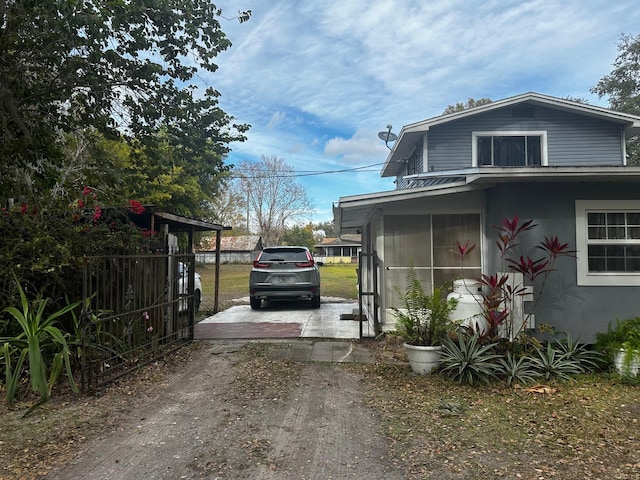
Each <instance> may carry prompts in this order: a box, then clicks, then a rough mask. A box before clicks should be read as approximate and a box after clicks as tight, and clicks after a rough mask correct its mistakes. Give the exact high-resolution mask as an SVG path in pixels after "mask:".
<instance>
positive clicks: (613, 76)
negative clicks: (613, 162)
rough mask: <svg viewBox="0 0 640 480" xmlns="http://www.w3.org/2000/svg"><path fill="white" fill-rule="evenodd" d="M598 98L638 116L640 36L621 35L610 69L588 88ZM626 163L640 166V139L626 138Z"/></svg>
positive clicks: (639, 97)
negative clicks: (607, 99) (607, 73)
mask: <svg viewBox="0 0 640 480" xmlns="http://www.w3.org/2000/svg"><path fill="white" fill-rule="evenodd" d="M591 92H592V93H596V94H598V95H599V96H600V98H602V97H604V96H605V95H607V96H608V97H609V106H610V107H611V109H613V110H617V111H620V112H625V113H631V114H634V115H640V35H636V36H633V35H621V36H620V42H619V43H618V56H617V57H616V59H615V61H614V62H613V70H612V72H611V73H610V74H609V75H605V76H604V77H602V78H601V79H600V81H599V82H598V83H597V84H596V85H595V86H594V87H592V88H591ZM627 157H628V158H627V163H628V164H629V165H640V138H638V136H636V137H633V138H631V139H629V140H628V141H627Z"/></svg>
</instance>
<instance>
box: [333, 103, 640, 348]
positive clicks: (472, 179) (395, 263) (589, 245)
mask: <svg viewBox="0 0 640 480" xmlns="http://www.w3.org/2000/svg"><path fill="white" fill-rule="evenodd" d="M638 134H640V117H638V116H634V115H629V114H625V113H619V112H614V111H611V110H608V109H605V108H600V107H595V106H591V105H587V104H582V103H578V102H573V101H570V100H565V99H560V98H555V97H550V96H546V95H540V94H536V93H526V94H523V95H518V96H515V97H511V98H507V99H504V100H500V101H496V102H493V103H490V104H487V105H482V106H480V107H476V108H471V109H468V110H464V111H460V112H456V113H452V114H449V115H442V116H438V117H434V118H430V119H427V120H424V121H421V122H416V123H412V124H409V125H405V126H404V127H403V128H402V130H401V132H400V134H399V135H398V138H397V140H396V141H395V143H394V145H393V148H392V150H391V151H390V153H389V155H388V157H387V159H386V162H385V164H384V166H383V168H382V176H383V177H395V183H396V189H395V190H391V191H384V192H376V193H371V194H365V195H354V196H346V197H342V198H340V200H339V202H338V204H337V206H336V207H334V220H335V224H336V228H337V229H338V231H339V232H340V233H350V232H354V233H361V235H362V252H363V257H362V260H361V262H362V267H361V268H362V271H361V281H360V287H361V291H362V292H363V293H364V295H363V296H362V299H363V300H362V301H363V311H364V313H365V314H366V315H367V318H368V319H369V321H370V322H371V323H372V324H373V327H374V329H375V331H376V332H380V331H384V330H389V329H393V316H392V315H391V313H390V307H393V306H398V292H397V290H396V287H397V288H399V289H401V290H403V289H404V285H405V278H406V274H407V268H408V267H409V265H410V264H411V263H413V264H414V266H415V268H416V272H417V273H418V275H419V277H420V279H421V280H422V281H423V284H424V285H425V288H426V289H429V288H433V286H434V285H435V286H439V285H442V284H444V283H445V282H447V281H450V280H452V279H455V278H460V277H463V278H477V277H478V276H479V275H480V274H481V273H486V274H492V273H495V272H499V271H503V270H504V266H503V265H502V262H501V260H500V255H499V253H498V251H497V248H496V246H495V243H496V239H497V231H496V230H495V229H494V228H492V226H495V225H499V224H501V222H502V219H503V218H505V217H508V218H512V217H514V216H516V215H517V216H518V217H519V218H520V219H523V220H526V219H533V220H534V222H535V223H536V224H537V227H536V228H535V229H534V230H532V231H531V232H529V233H530V235H529V236H527V237H526V238H525V237H524V236H523V240H525V241H524V243H523V244H522V245H520V247H519V248H522V249H524V250H526V249H528V248H533V247H534V245H536V244H537V243H538V242H539V241H541V240H542V239H544V237H545V236H546V237H553V236H558V238H559V239H560V240H561V241H563V242H568V243H569V244H570V246H571V249H572V250H575V251H576V256H575V258H574V257H571V258H563V259H561V261H558V263H557V264H556V268H557V271H555V272H553V274H552V275H550V276H549V278H548V281H547V285H546V286H545V289H544V291H543V297H541V298H540V299H539V302H538V303H537V304H536V309H535V323H536V324H540V323H545V324H549V325H551V326H553V327H554V328H555V329H556V330H557V331H559V332H568V333H571V334H572V335H573V336H574V338H576V337H579V338H580V340H581V341H583V342H591V341H593V340H594V336H595V334H596V333H597V332H600V331H604V330H606V328H607V324H608V323H609V322H610V321H614V320H615V319H616V318H630V317H636V316H640V167H634V166H628V165H627V162H626V152H625V140H626V139H628V138H629V137H632V136H635V135H638ZM456 241H458V242H460V243H462V244H464V243H465V242H467V241H470V242H471V243H475V244H476V245H477V246H478V248H476V249H475V250H474V251H473V253H472V254H471V256H470V257H468V258H467V259H466V260H465V262H464V264H463V265H461V263H460V259H459V257H457V256H456V255H455V254H454V253H452V252H451V250H452V249H455V247H456ZM529 242H530V244H528V243H529ZM533 255H535V253H534V254H533ZM532 326H533V325H532Z"/></svg>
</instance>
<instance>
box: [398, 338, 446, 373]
mask: <svg viewBox="0 0 640 480" xmlns="http://www.w3.org/2000/svg"><path fill="white" fill-rule="evenodd" d="M404 348H405V349H406V351H407V357H408V358H409V365H411V370H412V371H413V372H415V373H419V374H420V375H425V374H429V373H431V372H433V371H434V370H436V369H437V368H438V367H439V366H440V357H441V355H442V346H441V345H437V346H433V347H425V346H421V345H409V344H408V343H405V344H404Z"/></svg>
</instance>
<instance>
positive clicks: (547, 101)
mask: <svg viewBox="0 0 640 480" xmlns="http://www.w3.org/2000/svg"><path fill="white" fill-rule="evenodd" d="M522 103H527V104H533V105H540V106H544V107H548V108H552V109H556V110H564V111H568V112H572V113H576V114H580V115H586V116H590V117H596V118H599V119H602V120H607V121H610V122H614V123H618V124H621V125H623V126H624V132H625V136H626V138H629V137H633V136H635V135H639V134H640V116H637V115H631V114H628V113H621V112H615V111H613V110H609V109H607V108H602V107H596V106H594V105H588V104H586V103H579V102H575V101H572V100H566V99H563V98H557V97H551V96H549V95H542V94H539V93H533V92H529V93H524V94H521V95H516V96H514V97H509V98H505V99H503V100H497V101H495V102H491V103H488V104H485V105H481V106H479V107H474V108H469V109H466V110H461V111H459V112H454V113H451V114H448V115H439V116H437V117H432V118H429V119H427V120H422V121H419V122H415V123H410V124H408V125H405V126H403V127H402V130H401V131H400V134H399V135H398V139H397V140H396V141H395V143H394V145H393V148H392V150H391V151H390V152H389V155H388V156H387V159H386V161H385V164H384V166H383V167H382V172H381V176H382V177H389V176H395V175H396V174H397V172H398V169H399V168H401V167H402V166H403V165H405V159H406V158H408V157H409V156H411V154H412V153H413V149H414V148H415V146H416V144H417V143H418V141H419V140H420V138H421V137H423V136H424V135H425V133H427V132H428V131H429V129H430V128H431V127H434V126H437V125H442V124H445V123H449V122H454V121H457V120H461V119H463V118H467V117H471V116H474V115H479V114H482V113H486V112H490V111H492V110H497V109H500V108H505V107H511V106H514V105H518V104H522Z"/></svg>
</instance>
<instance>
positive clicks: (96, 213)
mask: <svg viewBox="0 0 640 480" xmlns="http://www.w3.org/2000/svg"><path fill="white" fill-rule="evenodd" d="M101 216H102V209H101V208H100V207H98V206H97V205H96V206H95V208H94V209H93V221H94V222H95V221H98V220H99V219H100V217H101Z"/></svg>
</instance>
